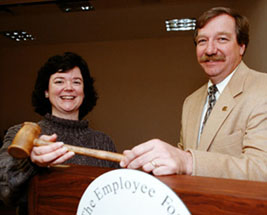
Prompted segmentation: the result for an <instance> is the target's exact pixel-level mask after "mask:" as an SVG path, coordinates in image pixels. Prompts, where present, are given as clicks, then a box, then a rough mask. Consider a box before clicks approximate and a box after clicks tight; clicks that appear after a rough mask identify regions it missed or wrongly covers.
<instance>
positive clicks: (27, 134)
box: [8, 122, 124, 162]
mask: <svg viewBox="0 0 267 215" xmlns="http://www.w3.org/2000/svg"><path fill="white" fill-rule="evenodd" d="M40 133H41V128H40V126H39V125H38V124H36V123H33V122H24V124H23V126H22V128H21V129H20V130H19V131H18V133H17V134H16V136H15V138H14V140H13V142H12V144H11V145H10V146H9V147H8V153H9V154H10V155H11V156H13V157H15V158H27V157H29V156H30V153H31V151H32V148H33V146H40V145H48V144H50V143H53V142H49V141H44V140H41V139H38V137H39V135H40ZM64 146H65V147H67V149H68V150H69V151H72V152H74V153H76V154H80V155H85V156H90V157H94V158H98V159H102V160H109V161H114V162H120V161H121V159H122V158H123V157H124V155H122V154H119V153H115V152H109V151H104V150H97V149H90V148H85V147H79V146H71V145H67V144H64Z"/></svg>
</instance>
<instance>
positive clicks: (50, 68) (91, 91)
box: [32, 52, 98, 119]
mask: <svg viewBox="0 0 267 215" xmlns="http://www.w3.org/2000/svg"><path fill="white" fill-rule="evenodd" d="M76 66H77V67H79V69H80V70H81V74H82V77H83V82H84V99H83V102H82V104H81V106H80V109H79V119H82V118H83V117H84V116H85V115H87V114H88V113H89V112H90V111H91V110H92V109H93V107H94V106H95V105H96V101H97V99H98V96H97V93H96V90H95V88H94V85H93V84H94V79H93V78H92V77H91V75H90V72H89V68H88V65H87V63H86V62H85V60H84V59H83V58H82V57H81V56H79V55H77V54H75V53H72V52H65V53H64V54H63V55H55V56H52V57H50V58H49V59H48V60H47V62H46V63H45V64H44V65H43V66H42V67H41V68H40V70H39V71H38V75H37V79H36V82H35V86H34V90H33V92H32V105H33V107H34V110H35V112H36V113H38V114H40V115H42V116H44V115H45V114H46V113H51V111H52V107H51V103H50V101H49V99H47V98H45V91H46V90H48V86H49V79H50V76H51V75H53V74H54V73H56V72H59V71H60V72H65V71H66V70H69V69H73V68H74V67H76Z"/></svg>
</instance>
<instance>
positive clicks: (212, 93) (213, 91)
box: [201, 85, 218, 133]
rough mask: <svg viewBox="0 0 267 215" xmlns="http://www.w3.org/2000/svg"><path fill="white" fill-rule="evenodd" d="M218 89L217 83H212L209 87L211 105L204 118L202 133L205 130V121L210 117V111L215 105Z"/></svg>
mask: <svg viewBox="0 0 267 215" xmlns="http://www.w3.org/2000/svg"><path fill="white" fill-rule="evenodd" d="M217 91H218V89H217V87H216V85H212V86H210V87H209V89H208V96H209V106H208V109H207V112H206V115H205V117H204V120H203V125H202V130H201V133H202V131H203V128H204V125H205V123H206V122H207V120H208V118H209V115H210V113H211V111H212V108H213V107H214V105H215V103H216V96H215V94H216V92H217Z"/></svg>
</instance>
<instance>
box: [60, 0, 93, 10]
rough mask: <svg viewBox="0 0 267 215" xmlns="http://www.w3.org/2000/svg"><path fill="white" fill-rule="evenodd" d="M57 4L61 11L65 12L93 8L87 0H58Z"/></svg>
mask: <svg viewBox="0 0 267 215" xmlns="http://www.w3.org/2000/svg"><path fill="white" fill-rule="evenodd" d="M57 5H58V7H59V8H60V9H61V10H62V11H63V12H66V13H69V12H79V11H91V10H94V7H93V5H92V4H91V2H90V1H88V0H83V1H63V0H58V1H57Z"/></svg>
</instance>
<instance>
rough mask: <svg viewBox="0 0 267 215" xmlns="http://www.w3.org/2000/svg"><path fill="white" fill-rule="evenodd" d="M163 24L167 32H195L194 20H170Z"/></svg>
mask: <svg viewBox="0 0 267 215" xmlns="http://www.w3.org/2000/svg"><path fill="white" fill-rule="evenodd" d="M165 24H166V30H167V31H190V30H195V27H196V19H195V18H191V19H189V18H186V19H171V20H166V21H165Z"/></svg>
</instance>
